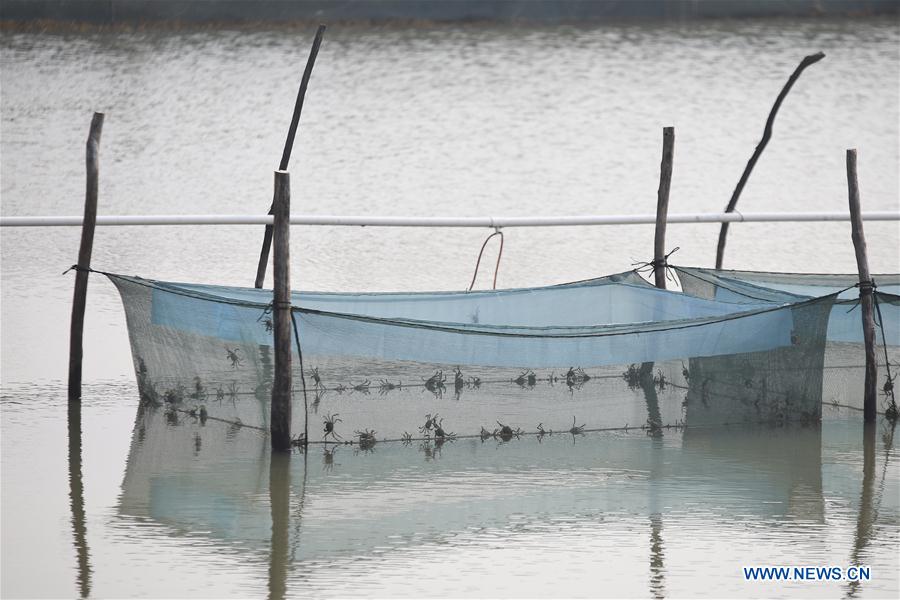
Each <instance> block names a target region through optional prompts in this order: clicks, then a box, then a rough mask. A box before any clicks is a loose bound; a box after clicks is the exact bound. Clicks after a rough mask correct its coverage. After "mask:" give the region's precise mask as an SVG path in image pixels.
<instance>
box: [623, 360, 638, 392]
mask: <svg viewBox="0 0 900 600" xmlns="http://www.w3.org/2000/svg"><path fill="white" fill-rule="evenodd" d="M622 379H624V380H625V383H627V384H628V388H629V389H632V390H635V389H637V388H639V387H641V367H640V365H637V364H634V363H632V364H630V365H628V369H626V370H625V372H624V373H622Z"/></svg>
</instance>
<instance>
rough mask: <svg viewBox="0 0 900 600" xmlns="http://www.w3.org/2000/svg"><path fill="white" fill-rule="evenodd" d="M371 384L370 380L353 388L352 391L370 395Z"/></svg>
mask: <svg viewBox="0 0 900 600" xmlns="http://www.w3.org/2000/svg"><path fill="white" fill-rule="evenodd" d="M369 383H370V381H369V380H368V379H366V380H365V381H363V382H362V383H358V384H356V385H354V386H353V387H352V390H353V391H354V392H362V393H363V394H366V395H368V393H369Z"/></svg>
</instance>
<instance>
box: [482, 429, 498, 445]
mask: <svg viewBox="0 0 900 600" xmlns="http://www.w3.org/2000/svg"><path fill="white" fill-rule="evenodd" d="M496 433H497V432H496V431H488V430H487V429H485V428H484V427H482V428H481V433H480V434H479V435H478V437H480V438H481V441H482V442H483V441H484V440H486V439H488V438H490V437H494V435H496Z"/></svg>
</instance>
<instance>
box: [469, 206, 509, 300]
mask: <svg viewBox="0 0 900 600" xmlns="http://www.w3.org/2000/svg"><path fill="white" fill-rule="evenodd" d="M493 222H494V221H493V218H491V223H493ZM497 235H499V236H500V251H499V252H498V253H497V264H496V265H495V266H494V286H493V288H491V289H495V290H496V289H497V273H499V272H500V258H501V257H502V256H503V232H502V231H500V228H499V227H497V226H494V233H492V234H491V235H489V236H487V239H485V240H484V243H483V244H482V245H481V250H480V251H479V252H478V260H477V261H475V272H474V273H473V274H472V283H470V284H469V289H467V290H466V291H467V292H471V291H472V288H473V287H475V279H477V278H478V268H479V267H480V266H481V257H482V255H483V254H484V249H485V248H486V247H487V244H488V242H489V241H491V238H492V237H494V236H497Z"/></svg>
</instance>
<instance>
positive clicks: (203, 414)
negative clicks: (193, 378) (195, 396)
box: [199, 404, 209, 425]
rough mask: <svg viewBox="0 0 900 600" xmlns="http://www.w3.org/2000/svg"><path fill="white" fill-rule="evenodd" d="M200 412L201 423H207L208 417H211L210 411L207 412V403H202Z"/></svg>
mask: <svg viewBox="0 0 900 600" xmlns="http://www.w3.org/2000/svg"><path fill="white" fill-rule="evenodd" d="M199 413H200V424H201V425H205V424H206V419H208V418H209V413H207V412H206V405H205V404H201V405H200V410H199Z"/></svg>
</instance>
